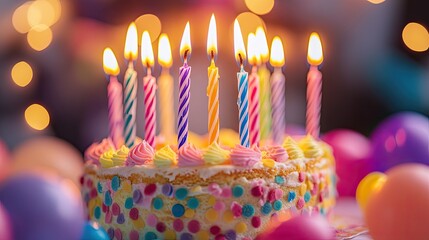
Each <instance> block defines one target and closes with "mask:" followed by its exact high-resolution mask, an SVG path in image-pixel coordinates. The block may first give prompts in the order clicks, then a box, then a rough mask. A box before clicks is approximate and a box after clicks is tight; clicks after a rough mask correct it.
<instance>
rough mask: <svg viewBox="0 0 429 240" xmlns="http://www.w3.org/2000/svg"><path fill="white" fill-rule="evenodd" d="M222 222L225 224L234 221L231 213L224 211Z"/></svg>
mask: <svg viewBox="0 0 429 240" xmlns="http://www.w3.org/2000/svg"><path fill="white" fill-rule="evenodd" d="M223 220H224V221H225V222H226V223H230V222H232V221H234V214H233V213H232V211H230V210H226V211H225V212H223Z"/></svg>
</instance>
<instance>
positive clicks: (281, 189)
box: [82, 136, 336, 239]
mask: <svg viewBox="0 0 429 240" xmlns="http://www.w3.org/2000/svg"><path fill="white" fill-rule="evenodd" d="M226 141H227V142H228V143H227V145H228V146H226V145H224V144H222V142H221V144H217V143H214V144H211V145H209V146H204V144H203V143H201V142H199V141H198V142H194V144H195V145H194V144H192V141H190V143H186V144H185V145H184V146H182V147H181V148H180V150H177V149H176V146H174V145H169V144H165V145H159V146H157V148H156V149H153V148H152V147H151V146H150V145H149V144H148V143H147V142H145V141H144V140H143V141H141V142H139V143H137V144H136V145H135V146H134V147H133V148H131V149H128V148H127V147H125V146H122V147H120V148H119V149H115V148H114V147H113V144H112V143H111V141H109V140H108V139H104V140H103V141H101V142H99V143H94V144H93V145H91V146H90V147H89V148H88V150H87V151H86V153H85V159H86V164H85V173H84V176H83V177H82V186H83V187H82V194H83V197H84V200H85V203H86V205H87V213H88V217H89V219H90V220H93V221H97V222H98V223H99V224H100V225H101V226H103V227H104V228H105V229H106V231H107V232H108V234H109V236H110V238H111V239H254V238H255V237H256V236H257V235H258V234H259V233H261V232H263V231H264V230H266V229H267V228H268V227H269V225H270V220H272V219H273V218H274V219H275V218H282V217H288V216H289V217H290V216H292V215H295V214H303V213H306V214H311V213H313V212H317V213H320V214H322V215H327V214H328V213H329V212H330V210H331V209H332V207H333V206H334V204H335V196H336V190H335V182H336V176H335V162H334V159H333V156H332V152H331V148H330V147H329V146H328V145H327V144H326V143H324V142H322V141H320V140H315V139H313V138H312V137H310V136H300V137H294V138H292V137H286V138H285V140H284V142H283V144H282V145H271V144H265V145H264V144H262V145H261V146H260V147H256V146H255V147H252V148H245V147H242V146H240V145H234V144H233V141H232V140H228V139H227V140H226Z"/></svg>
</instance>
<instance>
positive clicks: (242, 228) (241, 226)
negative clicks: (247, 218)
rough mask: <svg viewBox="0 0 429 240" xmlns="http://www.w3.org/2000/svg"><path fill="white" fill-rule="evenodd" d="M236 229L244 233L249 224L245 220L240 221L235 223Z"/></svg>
mask: <svg viewBox="0 0 429 240" xmlns="http://www.w3.org/2000/svg"><path fill="white" fill-rule="evenodd" d="M235 231H236V232H237V233H244V232H246V231H247V225H246V223H244V222H239V223H237V224H236V225H235Z"/></svg>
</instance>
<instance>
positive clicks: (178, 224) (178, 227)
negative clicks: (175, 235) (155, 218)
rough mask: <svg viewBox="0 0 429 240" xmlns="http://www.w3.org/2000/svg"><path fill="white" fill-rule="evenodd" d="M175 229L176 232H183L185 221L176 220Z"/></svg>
mask: <svg viewBox="0 0 429 240" xmlns="http://www.w3.org/2000/svg"><path fill="white" fill-rule="evenodd" d="M173 228H174V230H176V232H181V231H182V230H183V228H184V225H183V221H182V220H180V219H175V220H174V222H173Z"/></svg>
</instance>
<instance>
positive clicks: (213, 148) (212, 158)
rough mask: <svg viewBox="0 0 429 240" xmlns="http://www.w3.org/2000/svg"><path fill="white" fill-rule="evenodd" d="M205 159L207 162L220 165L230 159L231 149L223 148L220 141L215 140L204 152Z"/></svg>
mask: <svg viewBox="0 0 429 240" xmlns="http://www.w3.org/2000/svg"><path fill="white" fill-rule="evenodd" d="M203 159H204V162H205V163H206V164H209V165H219V164H222V163H224V162H226V161H227V160H228V159H229V151H226V150H224V149H222V148H221V147H220V146H219V144H218V143H216V142H213V143H212V144H210V146H209V147H208V148H207V150H206V152H205V153H204V154H203Z"/></svg>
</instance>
